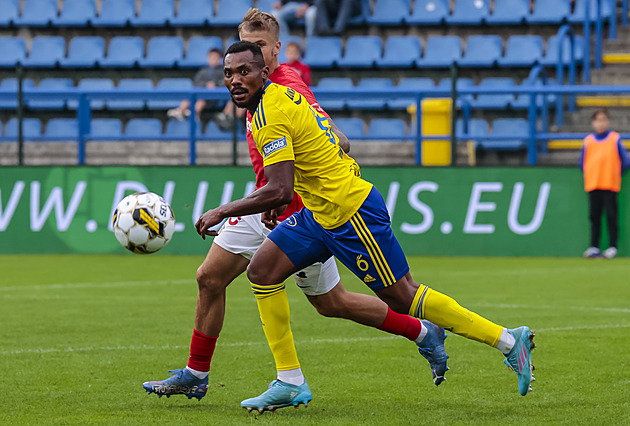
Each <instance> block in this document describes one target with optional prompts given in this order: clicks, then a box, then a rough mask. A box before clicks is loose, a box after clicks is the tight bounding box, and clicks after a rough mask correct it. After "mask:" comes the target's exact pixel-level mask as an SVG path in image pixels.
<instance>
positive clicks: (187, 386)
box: [142, 369, 208, 401]
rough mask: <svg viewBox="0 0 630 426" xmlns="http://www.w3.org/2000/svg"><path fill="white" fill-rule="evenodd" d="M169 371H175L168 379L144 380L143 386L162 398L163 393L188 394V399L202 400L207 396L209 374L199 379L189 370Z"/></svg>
mask: <svg viewBox="0 0 630 426" xmlns="http://www.w3.org/2000/svg"><path fill="white" fill-rule="evenodd" d="M168 372H169V373H173V374H172V375H171V376H169V378H168V379H166V380H161V381H156V382H144V383H143V384H142V387H143V388H144V390H146V391H147V392H148V393H156V394H157V395H158V396H159V397H160V398H161V397H162V395H166V397H167V398H169V397H170V396H171V395H186V396H187V397H188V399H191V398H197V399H198V400H199V401H201V398H203V397H204V396H206V392H208V376H206V378H205V379H199V378H198V377H196V376H195V375H194V374H192V373H191V372H190V371H188V370H185V369H184V370H179V369H177V370H169V371H168Z"/></svg>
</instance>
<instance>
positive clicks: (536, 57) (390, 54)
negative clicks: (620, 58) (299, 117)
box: [304, 35, 584, 68]
mask: <svg viewBox="0 0 630 426" xmlns="http://www.w3.org/2000/svg"><path fill="white" fill-rule="evenodd" d="M575 40H576V43H575V44H576V49H575V50H576V58H578V59H580V58H582V57H583V55H584V40H583V39H582V37H576V39H575ZM559 45H560V43H559V40H558V37H557V36H551V37H550V38H549V41H548V43H547V51H546V53H543V39H542V37H540V36H538V35H513V36H511V37H509V38H508V40H507V42H506V45H505V54H503V42H502V40H501V37H500V36H498V35H473V36H470V37H469V38H468V40H467V42H466V51H465V52H463V48H462V40H461V39H460V38H459V37H458V36H434V37H429V38H428V39H427V42H426V46H425V48H424V55H423V56H421V50H422V49H421V43H420V39H419V38H418V37H413V36H393V37H390V38H389V39H387V42H386V43H385V52H384V54H383V55H382V56H381V52H382V50H383V46H382V41H381V38H380V37H378V36H351V37H349V38H348V41H347V43H346V47H345V55H343V56H342V48H341V39H339V38H337V37H312V38H311V39H309V40H307V50H306V54H305V56H304V62H305V63H307V64H308V65H309V66H311V67H313V68H330V67H333V66H338V67H342V68H372V67H375V66H377V67H381V68H387V67H394V68H411V67H414V66H416V67H419V68H444V67H450V66H451V65H453V64H454V63H457V64H458V65H459V66H462V67H493V66H497V65H498V66H500V67H530V66H532V65H534V64H536V63H541V64H543V65H548V66H553V65H555V64H556V62H557V60H558V56H559ZM569 59H570V44H569V40H568V39H566V41H565V44H564V46H563V60H564V61H565V62H568V61H569Z"/></svg>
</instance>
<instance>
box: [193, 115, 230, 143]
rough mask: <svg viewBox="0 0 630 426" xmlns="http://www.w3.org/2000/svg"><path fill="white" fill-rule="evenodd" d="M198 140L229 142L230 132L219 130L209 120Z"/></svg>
mask: <svg viewBox="0 0 630 426" xmlns="http://www.w3.org/2000/svg"><path fill="white" fill-rule="evenodd" d="M200 139H203V140H210V141H231V140H232V132H226V131H224V130H221V129H220V128H219V126H217V123H215V122H214V121H212V120H210V121H209V122H208V125H207V126H206V130H205V131H204V132H203V134H202V136H201V137H200Z"/></svg>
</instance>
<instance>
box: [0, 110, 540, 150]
mask: <svg viewBox="0 0 630 426" xmlns="http://www.w3.org/2000/svg"><path fill="white" fill-rule="evenodd" d="M335 123H336V124H337V125H338V126H339V128H340V129H341V130H342V131H343V132H344V133H345V134H346V135H347V136H348V138H350V139H351V140H362V139H363V140H369V139H380V140H382V139H386V140H408V139H411V138H413V136H414V134H415V131H414V130H415V129H413V126H412V129H411V131H408V130H407V128H406V125H405V123H404V121H403V120H401V119H397V118H375V119H372V120H371V121H370V123H369V125H368V126H367V132H366V131H364V127H365V126H364V122H363V120H362V119H360V118H338V119H336V120H335ZM0 124H1V123H0ZM17 125H18V122H17V119H15V118H13V119H11V120H9V121H7V123H6V124H5V125H4V132H3V134H2V137H0V140H2V141H15V139H16V137H17ZM189 126H190V124H189V123H188V122H185V121H176V120H171V121H168V122H167V123H166V127H165V128H164V131H162V122H161V121H160V120H158V119H156V118H132V119H131V120H129V121H128V122H127V124H126V126H125V130H124V132H123V124H122V122H121V120H119V119H117V118H96V119H93V120H92V121H91V127H90V134H89V136H88V139H90V140H185V139H188V135H189V132H190V127H189ZM201 127H202V126H199V127H198V132H197V136H198V137H199V138H200V139H204V140H206V139H207V140H231V138H232V135H231V133H229V132H224V131H222V130H220V129H219V128H218V127H217V125H216V124H215V123H214V122H213V121H209V122H208V124H207V125H206V126H205V130H204V131H202V129H201ZM463 129H464V125H463V122H462V120H458V121H457V123H456V132H457V133H456V134H457V135H458V137H465V138H467V139H471V140H476V141H477V142H478V144H480V145H481V146H482V147H483V148H486V149H519V148H522V147H524V144H525V141H524V139H526V138H527V136H528V134H529V127H528V123H527V120H525V119H522V118H499V119H496V120H494V122H493V123H492V131H490V130H489V125H488V122H487V121H486V120H482V119H471V120H470V121H469V123H468V132H467V133H464V130H463ZM23 130H24V138H25V140H28V141H36V140H41V141H72V140H76V139H77V135H78V133H79V128H78V123H77V120H76V119H72V118H53V119H50V120H48V123H47V124H46V130H45V131H44V132H42V123H41V121H40V120H39V119H37V118H26V119H24V122H23ZM488 135H493V136H505V137H506V140H501V141H494V140H493V141H484V140H483V137H484V136H488ZM243 136H244V135H243V134H242V133H240V134H239V137H240V139H241V140H242V139H243Z"/></svg>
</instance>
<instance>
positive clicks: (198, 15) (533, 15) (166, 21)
mask: <svg viewBox="0 0 630 426" xmlns="http://www.w3.org/2000/svg"><path fill="white" fill-rule="evenodd" d="M273 1H274V0H257V1H256V2H253V1H252V0H219V3H218V7H217V9H216V10H214V7H213V0H180V2H179V8H178V10H177V13H176V12H175V2H174V0H143V1H142V4H141V7H140V10H139V11H138V13H137V14H136V7H135V2H134V0H103V5H102V8H101V11H100V14H99V15H98V16H97V13H96V4H95V1H94V0H65V1H64V4H63V7H62V8H61V10H58V8H57V0H26V1H25V2H24V8H23V10H22V13H21V14H20V13H19V12H20V11H19V3H18V0H0V26H9V25H15V26H31V27H35V26H48V25H54V26H59V27H84V26H88V25H91V26H95V27H123V26H127V25H131V26H134V27H162V26H165V25H171V26H205V25H211V26H212V25H214V26H237V25H238V24H239V23H240V22H241V19H242V17H243V15H244V14H245V12H246V11H247V9H249V8H250V7H252V6H257V7H258V8H259V9H261V10H264V11H267V12H269V11H271V8H272V4H273ZM586 1H587V0H576V1H575V6H574V8H573V10H572V7H571V4H572V2H571V1H570V0H536V2H535V5H534V8H533V10H530V0H496V1H495V2H494V10H493V11H492V13H491V12H490V0H456V1H455V6H454V8H453V11H452V13H451V10H450V9H449V0H415V1H414V4H413V6H412V5H411V2H410V0H376V1H375V3H374V10H373V11H372V12H371V13H370V10H369V9H370V7H369V2H368V1H367V0H364V1H363V14H362V15H361V16H360V17H358V18H355V19H353V20H352V23H355V24H364V23H367V24H368V25H383V26H390V25H393V26H399V25H402V24H408V25H441V24H444V23H446V24H449V25H481V24H489V25H518V24H523V23H525V22H527V23H529V24H560V23H563V22H566V21H568V22H582V21H583V20H584V13H585V4H586ZM590 1H591V11H592V14H593V16H595V5H596V0H590ZM602 16H604V17H606V18H609V17H610V16H611V7H610V3H609V2H607V1H604V2H602Z"/></svg>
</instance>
